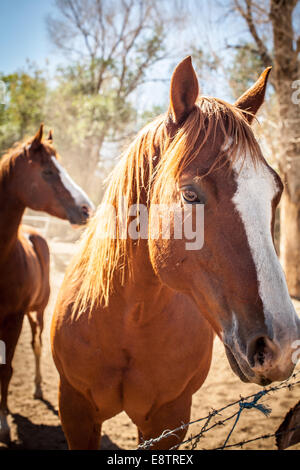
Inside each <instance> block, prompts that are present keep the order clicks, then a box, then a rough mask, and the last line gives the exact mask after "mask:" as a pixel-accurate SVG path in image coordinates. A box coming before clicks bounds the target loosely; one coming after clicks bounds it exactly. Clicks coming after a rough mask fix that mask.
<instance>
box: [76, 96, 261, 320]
mask: <svg viewBox="0 0 300 470" xmlns="http://www.w3.org/2000/svg"><path fill="white" fill-rule="evenodd" d="M166 122H167V116H166V115H162V116H160V117H158V118H157V119H156V120H154V121H153V122H152V123H150V124H148V125H147V126H146V127H145V128H143V129H142V130H141V131H140V132H139V134H138V135H137V137H136V138H135V140H134V141H133V142H132V144H131V145H130V146H129V148H128V149H127V151H125V153H124V154H123V155H122V157H121V159H120V161H119V162H118V164H117V165H116V167H115V168H114V170H113V171H112V173H111V175H110V177H109V178H108V180H109V184H108V187H107V189H106V192H105V194H104V198H103V201H102V203H101V204H100V206H99V207H98V209H97V212H96V214H95V216H94V217H93V218H92V219H91V220H90V222H89V224H88V226H87V228H86V230H85V231H84V233H83V236H82V238H81V241H80V244H79V250H78V253H77V254H76V255H75V257H74V259H73V262H72V264H71V266H70V267H69V270H71V272H72V279H73V282H74V283H75V284H74V285H76V289H77V294H76V297H75V301H74V304H73V313H74V314H79V313H80V312H82V311H85V310H86V309H87V308H90V309H92V308H93V306H94V305H103V306H107V305H108V303H109V297H110V294H111V292H112V291H113V285H114V281H115V280H116V279H117V280H118V282H119V283H120V284H121V285H124V281H125V277H126V275H127V274H128V275H130V274H131V256H130V253H131V249H132V241H131V240H129V239H126V240H125V239H123V238H122V237H121V234H120V232H119V228H118V224H115V222H116V219H115V218H114V216H113V211H112V210H111V208H112V207H113V208H115V210H116V214H117V218H118V217H120V214H119V212H118V211H120V207H121V204H122V198H125V201H126V204H128V206H127V207H130V206H131V205H132V204H137V205H138V204H139V203H140V202H141V201H143V203H145V202H146V203H147V202H148V203H149V202H151V200H153V199H155V200H156V202H162V201H163V200H164V202H166V196H165V191H164V188H165V182H166V180H169V179H170V178H172V179H173V180H174V182H176V181H177V180H178V178H179V176H180V174H181V172H182V170H183V169H184V168H185V167H186V165H188V164H189V163H190V162H191V161H193V159H194V158H195V157H196V156H197V155H198V154H199V152H200V151H201V148H202V147H203V146H204V144H205V143H206V142H207V140H208V139H209V138H210V137H212V138H213V139H215V136H216V132H217V130H218V129H221V131H222V133H223V134H224V142H230V147H229V148H228V147H227V149H226V152H220V154H219V155H218V156H217V157H216V159H215V161H214V163H213V165H212V167H211V168H210V169H209V171H208V172H207V173H206V174H208V173H211V172H212V171H213V170H214V169H215V168H217V167H218V163H219V164H221V162H222V161H223V160H224V158H223V157H224V155H225V153H226V155H229V156H230V157H229V158H230V167H231V168H232V165H233V164H234V162H235V161H236V160H237V158H243V156H244V158H245V156H246V152H247V154H250V156H251V159H252V161H253V162H254V164H256V163H257V161H259V160H261V159H262V158H263V157H262V155H261V152H260V149H259V146H258V144H257V142H256V139H255V137H254V134H253V132H252V129H251V127H250V125H249V124H248V121H247V120H246V118H245V115H244V114H243V112H242V111H240V110H239V109H238V108H236V107H235V106H233V105H230V104H228V103H226V102H225V101H222V100H220V99H216V98H211V97H204V96H202V97H199V98H198V101H197V104H196V105H195V107H194V109H193V111H192V112H191V113H190V114H189V116H188V117H187V119H186V120H185V122H184V123H183V124H182V126H181V127H180V128H179V129H178V131H177V133H176V134H175V135H174V136H172V137H170V136H169V133H168V132H167V126H166ZM199 137H201V143H200V146H199ZM196 143H197V145H196ZM179 156H180V158H179ZM158 159H159V161H158V163H157V164H155V163H154V162H155V161H156V160H158ZM227 161H228V159H227ZM204 177H205V175H204ZM174 186H175V185H174ZM115 226H116V229H114V227H115ZM126 227H127V225H126ZM112 233H114V237H113V238H112V237H109V236H105V234H112ZM103 234H104V236H103Z"/></svg>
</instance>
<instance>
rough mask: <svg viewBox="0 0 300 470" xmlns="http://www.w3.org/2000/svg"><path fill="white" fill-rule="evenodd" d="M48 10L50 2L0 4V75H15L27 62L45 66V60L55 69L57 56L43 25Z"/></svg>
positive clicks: (16, 0)
mask: <svg viewBox="0 0 300 470" xmlns="http://www.w3.org/2000/svg"><path fill="white" fill-rule="evenodd" d="M51 9H52V10H53V0H1V1H0V72H2V73H4V74H8V73H12V72H15V71H16V70H18V69H19V68H21V67H24V66H25V64H26V59H29V60H30V61H32V62H36V63H37V64H40V65H41V66H42V67H44V65H45V63H46V60H47V58H48V59H49V60H50V65H51V64H52V65H53V67H54V66H55V64H56V63H57V61H58V55H57V52H56V53H55V52H54V49H53V46H52V45H51V42H50V40H49V38H48V37H47V31H46V26H45V18H46V15H47V14H48V13H49V12H51Z"/></svg>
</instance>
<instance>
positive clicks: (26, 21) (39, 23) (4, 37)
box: [0, 0, 237, 107]
mask: <svg viewBox="0 0 300 470" xmlns="http://www.w3.org/2000/svg"><path fill="white" fill-rule="evenodd" d="M168 1H172V0H168ZM185 1H187V2H188V3H190V4H191V5H193V1H197V2H202V3H200V12H201V15H200V17H198V18H196V19H195V24H194V28H192V29H193V31H192V30H191V31H184V32H183V33H182V36H181V38H180V40H179V38H177V37H176V38H173V39H175V41H174V50H175V51H176V46H177V42H176V41H178V40H179V42H180V43H182V42H183V41H185V40H186V39H187V38H189V42H190V43H191V42H193V41H191V38H190V35H191V34H194V35H195V37H196V38H197V41H196V42H198V41H199V45H200V44H202V43H203V40H202V39H201V36H203V37H204V36H205V38H206V40H207V38H209V42H210V43H211V47H212V48H213V49H215V50H219V49H220V44H222V43H223V41H224V32H225V31H224V27H221V28H220V24H218V25H215V24H213V21H212V18H213V19H214V20H215V19H216V18H217V17H220V15H221V13H220V11H218V10H219V9H218V7H217V5H218V2H217V1H216V0H214V1H212V2H211V1H210V0H209V1H208V0H185ZM223 1H224V0H223ZM225 2H226V0H225ZM188 3H187V4H188ZM187 4H185V5H187ZM54 11H55V7H54V0H1V1H0V72H1V73H4V74H8V73H12V72H15V71H17V70H20V69H21V68H25V67H26V60H29V61H30V62H34V63H36V64H37V65H38V66H39V67H40V68H42V69H44V68H45V66H46V62H48V69H49V70H50V72H51V71H54V70H55V66H56V65H57V64H59V63H64V62H65V58H64V57H62V55H60V54H59V53H58V51H57V49H55V48H54V46H53V44H51V40H50V38H49V37H48V34H47V29H46V22H45V19H46V16H47V14H49V13H51V12H54ZM197 14H199V10H197ZM234 29H235V28H234ZM232 33H233V32H232ZM236 33H237V31H236V30H235V31H234V33H233V34H234V35H236ZM229 37H230V35H229ZM187 52H188V51H187ZM182 58H183V57H182V56H181V55H180V54H179V55H178V59H177V58H176V59H175V60H174V65H176V63H177V62H178V61H179V60H181V59H182ZM172 67H173V62H172ZM163 69H164V70H162V68H161V65H159V66H158V68H157V70H158V76H160V75H163V76H164V78H169V76H170V73H171V72H170V69H168V67H167V65H166V66H165V67H163ZM153 73H154V76H155V74H156V71H155V69H154V72H153ZM155 78H156V77H155ZM207 83H209V80H207ZM168 86H169V85H168V83H165V84H164V85H163V84H162V83H160V82H157V83H154V82H152V83H151V84H150V86H149V87H146V88H147V90H146V93H145V87H142V88H141V90H140V93H139V97H136V99H138V100H139V101H145V104H146V102H147V101H149V98H150V100H151V101H152V102H154V104H160V103H161V101H162V97H164V96H166V97H167V96H168ZM219 86H220V87H221V90H220V91H221V92H222V83H220V84H218V83H214V84H213V87H212V88H213V91H214V92H216V93H219ZM148 90H150V92H149V93H148ZM203 91H204V92H206V93H208V94H211V93H212V90H210V89H208V90H203ZM222 95H223V93H222V94H221V95H220V97H223V98H225V97H226V96H224V95H223V96H222ZM142 107H143V106H142Z"/></svg>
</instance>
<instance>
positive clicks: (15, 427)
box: [0, 219, 300, 450]
mask: <svg viewBox="0 0 300 470" xmlns="http://www.w3.org/2000/svg"><path fill="white" fill-rule="evenodd" d="M53 220H54V219H52V221H53ZM52 221H51V223H50V229H51V230H52V231H55V230H54V229H53V223H52ZM54 224H55V225H56V224H58V225H61V227H62V230H61V231H60V233H62V232H64V233H66V230H67V234H68V236H67V237H66V236H64V237H63V236H60V237H53V236H52V237H50V238H48V242H49V247H50V252H51V268H50V279H51V296H50V301H49V304H48V306H47V308H46V312H45V330H44V333H43V350H42V360H41V367H42V377H43V384H42V387H43V394H44V400H43V401H41V400H35V399H34V398H33V389H34V385H33V378H34V357H33V353H32V349H31V345H30V341H31V333H30V327H29V323H28V320H27V318H25V320H24V324H23V330H22V333H21V337H20V340H19V343H18V345H17V349H16V353H15V357H14V361H13V366H14V374H13V378H12V381H11V385H10V389H9V402H8V404H9V408H10V411H11V415H10V416H9V423H10V424H11V439H12V443H11V445H10V447H9V448H10V449H36V450H38V449H45V450H46V449H67V444H66V440H65V437H64V434H63V432H62V429H61V426H60V420H59V417H58V408H57V385H58V374H57V371H56V368H55V366H54V364H53V360H52V355H51V351H50V342H49V328H50V320H51V315H52V312H53V309H54V304H55V301H56V296H57V291H58V289H59V287H60V284H61V282H62V279H63V276H64V271H65V268H66V265H67V263H68V261H69V259H70V257H71V256H72V253H73V252H74V250H75V249H76V245H75V243H74V242H65V241H63V239H64V238H72V235H73V231H72V229H69V228H68V227H67V223H64V222H60V221H58V222H56V221H55V222H54ZM41 225H42V223H41ZM55 228H56V227H55ZM73 236H76V233H74V235H73ZM294 305H295V307H296V310H297V312H298V314H300V302H298V301H294ZM299 369H300V368H299V366H297V368H296V372H297V371H298V370H299ZM298 378H299V377H298ZM260 390H261V387H259V386H257V385H254V384H244V383H242V382H241V381H240V380H239V379H238V377H237V376H235V375H234V373H233V372H232V370H231V368H230V366H229V363H228V361H227V359H226V356H225V352H224V346H223V345H222V344H221V342H220V341H219V340H218V339H216V340H215V343H214V354H213V361H212V366H211V369H210V372H209V375H208V378H207V380H206V381H205V383H204V385H203V386H202V387H201V389H200V390H199V391H198V392H197V393H196V394H195V395H194V397H193V406H192V416H191V420H194V419H197V418H201V417H204V416H206V415H207V414H208V413H209V412H210V411H211V410H212V409H219V408H221V407H223V406H224V405H226V404H227V403H230V402H232V401H235V400H238V399H239V397H240V395H242V396H248V395H250V394H252V393H256V392H259V391H260ZM298 400H299V385H298V386H295V387H294V388H293V389H292V390H291V391H289V390H288V389H284V390H281V391H279V392H276V393H274V394H273V393H271V394H270V395H268V396H267V397H265V398H263V399H262V403H264V404H266V405H268V406H270V407H271V408H272V412H271V415H270V416H269V417H265V416H264V415H263V414H262V413H260V412H259V411H258V410H255V409H253V410H245V412H244V413H243V415H242V416H241V419H240V421H239V422H238V424H237V427H236V429H235V431H234V432H233V434H232V436H231V438H230V441H229V443H228V444H234V443H235V442H240V441H243V440H248V439H252V438H255V437H256V436H261V435H265V434H269V433H270V434H273V433H274V432H275V431H276V430H277V428H278V426H279V425H280V423H281V422H282V420H283V418H284V416H285V414H286V413H287V412H288V410H289V409H290V408H291V407H293V406H294V405H295V404H296V402H297V401H298ZM225 417H226V413H225V412H224V413H223V414H222V415H221V416H219V417H218V418H217V420H219V419H222V418H225ZM202 424H203V423H198V424H195V425H193V426H190V428H189V431H188V433H187V436H186V438H188V437H190V435H191V434H196V433H197V432H199V431H200V429H201V425H202ZM231 427H232V422H230V423H229V424H226V425H225V426H220V427H216V428H214V429H212V430H211V431H209V432H208V433H207V435H206V437H204V438H203V439H201V441H200V442H199V443H198V445H197V449H212V448H216V447H218V446H220V445H223V443H224V440H225V438H226V436H227V435H228V433H229V431H230V429H231ZM136 447H137V436H136V427H135V426H134V425H133V424H132V423H131V421H130V420H129V419H128V417H127V416H126V415H125V413H121V414H120V415H118V416H116V417H114V418H113V419H111V420H109V421H106V422H105V423H104V424H103V431H102V441H101V448H102V449H107V450H114V449H135V448H136ZM7 448H8V447H7V445H5V444H0V449H7ZM188 448H191V444H183V445H182V446H181V447H180V449H188ZM243 448H244V449H260V450H262V449H276V445H275V440H274V438H269V439H263V440H259V441H256V442H253V443H250V444H246V445H245V446H244V447H243ZM292 449H295V450H300V444H297V445H295V446H293V447H292Z"/></svg>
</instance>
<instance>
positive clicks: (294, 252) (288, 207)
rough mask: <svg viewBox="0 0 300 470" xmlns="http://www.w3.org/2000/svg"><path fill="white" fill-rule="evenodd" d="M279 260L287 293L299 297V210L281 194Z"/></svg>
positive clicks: (285, 194) (288, 198)
mask: <svg viewBox="0 0 300 470" xmlns="http://www.w3.org/2000/svg"><path fill="white" fill-rule="evenodd" d="M280 227H281V232H280V259H281V263H282V265H283V268H284V270H285V274H286V279H287V284H288V287H289V292H290V294H291V295H292V296H294V297H298V298H299V297H300V208H299V204H293V202H292V201H291V199H290V197H289V194H288V193H287V192H284V193H283V196H282V201H281V211H280Z"/></svg>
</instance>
